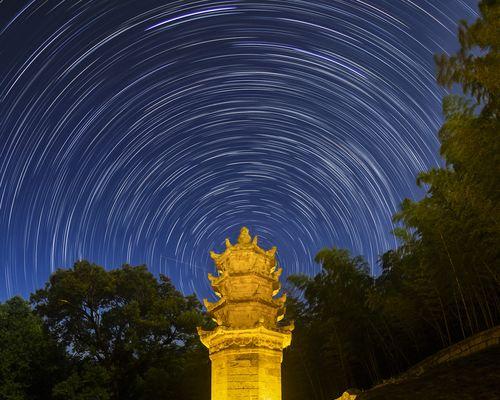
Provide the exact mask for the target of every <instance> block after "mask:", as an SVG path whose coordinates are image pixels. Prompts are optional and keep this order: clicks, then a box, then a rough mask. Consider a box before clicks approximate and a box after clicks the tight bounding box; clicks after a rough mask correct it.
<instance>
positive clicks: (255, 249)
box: [198, 228, 293, 400]
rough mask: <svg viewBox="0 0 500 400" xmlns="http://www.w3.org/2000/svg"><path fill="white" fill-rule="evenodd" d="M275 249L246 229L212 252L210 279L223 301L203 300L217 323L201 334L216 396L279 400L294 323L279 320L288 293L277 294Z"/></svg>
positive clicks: (215, 398)
mask: <svg viewBox="0 0 500 400" xmlns="http://www.w3.org/2000/svg"><path fill="white" fill-rule="evenodd" d="M275 253H276V247H273V248H272V249H270V250H267V251H265V250H263V249H261V248H260V247H259V246H258V245H257V236H255V237H254V238H253V240H252V238H251V236H250V234H249V232H248V229H247V228H242V229H241V231H240V235H239V237H238V243H237V244H235V245H232V244H231V243H230V242H229V239H226V250H225V251H224V253H222V254H215V253H214V252H210V255H211V257H212V258H213V260H214V261H215V265H216V266H217V271H218V273H219V276H217V277H215V276H212V275H211V274H208V279H210V281H211V283H212V288H213V289H214V291H215V294H216V295H217V296H218V297H220V300H219V301H217V302H216V303H210V302H208V301H207V300H204V304H205V307H206V308H207V310H208V311H209V312H210V314H211V315H212V317H213V319H214V320H215V322H216V323H217V327H216V328H215V329H214V330H212V331H204V330H202V329H198V333H199V335H200V338H201V341H202V342H203V344H204V345H205V346H206V347H207V348H208V349H209V353H210V360H211V361H212V400H281V361H282V359H283V348H285V347H287V346H288V345H289V344H290V341H291V337H292V334H291V331H292V329H293V326H292V325H289V326H286V327H282V326H281V327H280V326H278V324H277V322H278V321H280V320H281V319H282V318H283V316H284V313H285V308H284V302H285V296H284V295H283V296H282V297H280V298H274V296H275V295H276V294H278V292H279V290H280V283H279V277H280V275H281V271H282V270H281V268H279V269H277V266H276V258H275Z"/></svg>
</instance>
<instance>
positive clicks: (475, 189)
mask: <svg viewBox="0 0 500 400" xmlns="http://www.w3.org/2000/svg"><path fill="white" fill-rule="evenodd" d="M479 10H480V13H481V16H480V18H479V19H478V20H477V21H476V22H474V23H473V24H472V25H468V24H467V23H466V22H463V21H462V23H461V25H460V29H459V35H458V36H459V41H460V45H461V48H460V50H459V51H458V52H457V54H455V55H452V56H446V55H441V56H437V57H436V63H437V67H438V73H437V79H438V82H439V83H440V84H442V85H445V86H447V87H449V88H451V87H452V86H453V85H459V87H460V88H461V89H462V91H463V95H462V96H458V95H451V96H448V97H447V98H445V100H444V102H443V111H444V116H445V123H444V124H443V126H442V128H441V130H440V132H439V138H440V141H441V154H442V156H443V157H444V159H445V161H446V167H445V168H434V169H432V170H430V171H428V172H425V173H422V174H420V175H419V177H418V180H417V183H418V184H420V185H425V186H426V187H427V195H426V196H425V197H424V198H423V199H422V200H420V201H410V200H408V199H407V200H405V201H404V202H403V203H402V207H401V211H400V212H399V213H398V214H397V215H396V216H395V220H396V221H399V222H402V224H403V228H404V229H406V230H407V231H408V232H416V233H417V235H418V240H417V243H416V244H415V245H414V248H415V249H418V250H415V251H416V253H415V254H417V253H418V260H417V263H416V267H417V268H420V270H421V271H423V272H424V273H425V274H427V276H429V279H430V283H431V286H432V287H435V288H436V290H437V292H438V293H439V297H440V301H441V303H442V305H441V307H442V308H443V315H446V314H449V315H450V316H451V319H452V320H454V321H455V322H453V321H452V322H451V325H453V324H456V328H457V329H456V330H457V331H458V332H460V336H459V337H457V336H455V335H453V334H452V333H449V332H450V331H451V332H453V331H454V329H452V328H454V327H453V326H450V322H447V321H446V317H444V316H443V321H442V323H441V324H440V325H442V327H441V328H440V329H441V330H442V331H443V332H445V331H448V333H446V336H448V342H451V341H454V340H457V339H459V338H464V337H466V336H468V335H470V334H471V333H474V332H477V331H479V330H481V329H484V328H488V327H492V326H494V325H496V324H498V322H499V321H500V313H499V307H498V306H499V304H500V291H499V288H500V285H499V283H500V191H499V190H498V188H499V187H500V178H499V177H500V140H499V139H500V137H499V132H500V124H499V119H498V118H499V101H498V99H499V88H500V79H499V74H498V71H499V70H500V56H499V53H498V50H499V44H500V35H499V34H498V32H499V31H500V3H499V2H498V1H491V0H489V1H487V0H485V1H481V2H480V4H479ZM404 244H405V242H404V240H403V245H404ZM447 325H448V326H447Z"/></svg>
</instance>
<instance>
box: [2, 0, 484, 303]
mask: <svg viewBox="0 0 500 400" xmlns="http://www.w3.org/2000/svg"><path fill="white" fill-rule="evenodd" d="M475 17H476V2H475V1H473V0H443V1H438V2H437V1H431V0H413V1H410V0H393V1H389V0H363V1H362V0H328V1H327V0H324V1H316V0H307V1H299V0H275V1H97V0H96V1H74V0H62V1H61V0H58V1H42V0H32V1H25V2H22V1H18V0H4V1H3V2H0V138H1V141H0V155H1V157H0V298H2V299H4V298H6V297H9V296H12V295H14V294H21V295H24V296H26V295H28V294H29V292H31V291H33V290H35V289H36V288H38V287H40V286H41V285H43V283H44V282H45V281H46V280H47V278H48V276H49V274H50V273H51V272H52V271H54V270H55V269H56V268H58V267H70V266H71V265H72V264H73V262H74V261H75V260H77V259H82V258H85V259H88V260H90V261H93V262H95V263H97V264H100V265H103V266H106V267H107V268H115V267H118V266H120V265H121V264H123V263H125V262H128V263H131V264H134V265H135V264H147V265H148V267H149V268H150V270H151V271H152V272H154V273H155V274H157V273H164V274H167V275H168V276H170V277H171V278H172V279H173V281H174V283H175V284H176V286H177V287H178V288H179V289H181V290H182V291H183V292H185V293H192V292H194V293H196V294H197V295H198V296H200V297H203V296H207V294H208V293H209V288H208V280H207V279H206V272H213V269H214V266H213V262H212V260H211V259H210V258H209V253H208V252H209V250H215V251H221V250H222V249H223V241H224V239H225V238H226V237H230V238H231V240H232V241H234V240H235V238H236V236H237V234H238V231H239V228H240V227H241V226H242V225H246V226H248V227H249V228H250V231H251V233H252V234H257V235H258V236H259V243H260V244H261V246H262V247H265V248H267V247H270V246H271V245H276V246H277V247H278V259H279V261H280V263H281V264H282V266H283V267H284V270H285V272H286V273H287V274H292V273H309V274H313V273H315V272H316V271H318V268H319V267H318V265H316V264H315V263H314V261H313V258H314V255H315V254H316V252H317V251H318V250H320V249H321V248H322V247H325V246H333V245H336V246H340V247H345V248H348V249H349V250H350V251H351V252H352V253H353V254H361V255H364V256H365V257H366V259H367V260H368V261H369V262H370V265H371V267H372V273H374V274H376V273H377V272H378V269H377V258H378V255H380V254H381V253H383V252H384V251H386V250H388V249H390V248H392V247H394V246H396V241H395V239H394V237H393V236H392V234H391V230H392V229H393V228H394V227H393V225H392V221H391V217H392V215H393V214H394V212H395V211H397V209H398V205H399V203H400V202H401V200H403V199H404V198H405V197H411V198H419V197H420V196H421V195H422V191H421V189H418V188H417V187H416V185H415V177H416V174H417V173H418V172H419V171H422V170H425V169H428V168H430V167H432V166H436V165H439V164H440V163H441V161H440V157H439V151H438V150H439V143H438V140H437V136H436V133H437V131H438V129H439V126H440V124H441V122H442V116H441V99H442V96H443V95H444V94H445V91H444V90H443V89H442V88H439V87H438V86H437V84H436V83H435V79H434V62H433V54H434V53H442V52H447V53H451V52H453V51H455V50H456V49H457V47H458V43H457V41H456V31H457V22H456V21H458V20H459V19H468V20H471V19H474V18H475Z"/></svg>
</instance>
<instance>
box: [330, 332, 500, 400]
mask: <svg viewBox="0 0 500 400" xmlns="http://www.w3.org/2000/svg"><path fill="white" fill-rule="evenodd" d="M498 345H500V325H499V326H496V327H494V328H491V329H488V330H486V331H483V332H480V333H477V334H475V335H473V336H471V337H469V338H467V339H465V340H462V341H461V342H458V343H455V344H454V345H451V346H450V347H447V348H445V349H442V350H440V351H438V352H437V353H435V354H433V355H432V356H430V357H427V358H426V359H425V360H423V361H421V362H419V363H418V364H416V365H414V366H413V367H411V368H410V369H408V370H407V371H406V372H404V373H403V374H401V375H399V376H398V377H397V378H391V379H389V380H387V381H385V382H384V383H381V384H380V385H377V386H383V385H387V384H389V383H396V382H399V381H402V380H405V379H407V378H409V377H412V376H418V375H421V374H422V373H423V372H425V371H427V370H428V369H430V368H432V367H434V366H436V365H439V364H442V363H445V362H449V361H452V360H456V359H458V358H461V357H465V356H468V355H469V354H473V353H477V352H479V351H481V350H484V349H487V348H489V347H493V346H498ZM356 397H357V395H356V392H355V391H352V390H348V391H346V392H344V393H343V394H342V396H341V397H339V398H337V399H336V400H355V399H356Z"/></svg>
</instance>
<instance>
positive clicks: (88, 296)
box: [31, 261, 205, 400]
mask: <svg viewBox="0 0 500 400" xmlns="http://www.w3.org/2000/svg"><path fill="white" fill-rule="evenodd" d="M31 301H32V303H33V305H34V308H35V310H36V312H37V313H38V314H39V315H40V316H41V317H42V318H43V319H44V321H45V323H46V325H47V327H48V329H49V331H50V332H51V333H52V334H53V335H54V337H55V338H57V340H58V341H60V342H61V343H63V344H64V345H65V346H66V348H67V349H68V352H69V354H71V358H72V361H73V363H74V365H75V367H74V373H73V374H72V375H71V376H70V377H69V378H68V380H67V381H66V382H63V383H60V384H59V385H58V387H57V393H56V394H57V395H59V396H60V397H61V396H62V397H65V396H66V397H65V398H70V399H87V398H89V399H90V398H98V399H101V400H104V399H108V398H109V399H116V400H118V399H120V400H123V399H141V398H148V399H171V398H176V399H188V398H193V399H194V398H196V399H198V398H203V396H195V397H188V394H186V392H187V391H185V390H184V389H185V388H184V387H183V382H184V381H185V378H184V375H185V374H186V373H189V372H190V371H186V370H185V368H186V366H187V362H188V360H189V359H190V357H192V354H193V353H196V352H198V351H202V350H201V346H200V345H199V341H198V338H197V335H196V326H197V325H201V324H203V323H205V321H204V317H203V315H202V313H201V306H200V304H199V302H198V300H197V299H196V298H195V297H194V296H183V295H182V294H181V293H180V292H178V291H177V290H176V289H175V287H174V286H173V285H172V283H171V282H170V280H169V279H168V278H167V277H166V276H164V275H160V278H159V281H158V280H157V279H155V277H154V276H153V275H152V274H151V273H149V272H148V271H147V269H146V267H145V266H138V267H132V266H130V265H124V266H123V267H121V268H119V269H116V270H111V271H106V270H104V268H102V267H100V266H97V265H95V264H91V263H89V262H87V261H79V262H77V263H75V265H74V266H73V268H72V269H69V270H63V269H59V270H57V271H56V272H55V273H54V274H53V275H52V276H51V277H50V280H49V282H48V283H47V284H46V286H45V288H44V289H40V290H38V291H37V292H36V293H35V294H33V295H32V296H31ZM96 367H98V368H96ZM191 391H192V390H191ZM96 393H97V394H96ZM92 396H93V397H92Z"/></svg>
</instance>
